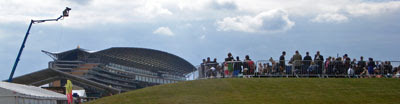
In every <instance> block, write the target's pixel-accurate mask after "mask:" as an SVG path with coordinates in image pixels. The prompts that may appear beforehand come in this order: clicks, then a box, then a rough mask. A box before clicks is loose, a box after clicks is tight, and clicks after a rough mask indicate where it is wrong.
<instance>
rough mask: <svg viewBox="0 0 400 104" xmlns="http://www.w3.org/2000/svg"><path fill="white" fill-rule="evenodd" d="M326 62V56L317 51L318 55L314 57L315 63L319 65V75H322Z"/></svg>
mask: <svg viewBox="0 0 400 104" xmlns="http://www.w3.org/2000/svg"><path fill="white" fill-rule="evenodd" d="M323 62H324V56H322V55H321V54H320V53H319V51H317V54H315V57H314V63H315V64H317V65H318V68H317V73H318V74H321V73H322V63H323Z"/></svg>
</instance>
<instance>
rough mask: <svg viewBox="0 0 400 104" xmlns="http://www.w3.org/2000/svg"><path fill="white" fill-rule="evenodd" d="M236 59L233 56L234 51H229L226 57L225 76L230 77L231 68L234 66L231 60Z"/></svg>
mask: <svg viewBox="0 0 400 104" xmlns="http://www.w3.org/2000/svg"><path fill="white" fill-rule="evenodd" d="M232 60H234V59H233V57H232V53H230V52H229V53H228V57H227V58H225V62H224V75H223V77H228V76H229V68H232V67H233V66H232V63H231V61H232Z"/></svg>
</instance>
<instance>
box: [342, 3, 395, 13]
mask: <svg viewBox="0 0 400 104" xmlns="http://www.w3.org/2000/svg"><path fill="white" fill-rule="evenodd" d="M344 9H345V11H346V12H348V13H349V14H351V15H354V16H363V15H371V14H381V13H387V12H392V11H395V10H398V9H400V2H399V1H390V2H378V3H376V2H369V3H358V4H355V5H348V6H346V7H345V8H344Z"/></svg>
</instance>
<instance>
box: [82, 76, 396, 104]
mask: <svg viewBox="0 0 400 104" xmlns="http://www.w3.org/2000/svg"><path fill="white" fill-rule="evenodd" d="M152 103H153V104H154V103H155V104H193V103H195V104H265V103H292V104H298V103H300V104H310V103H311V104H320V103H328V104H342V103H346V104H360V103H362V104H366V103H372V104H384V103H393V104H400V80H399V79H345V78H332V79H318V78H261V79H259V78H254V79H238V78H233V79H208V80H196V81H186V82H180V83H174V84H165V85H159V86H153V87H148V88H144V89H140V90H135V91H130V92H126V93H122V94H119V95H114V96H109V97H105V98H102V99H98V100H95V101H93V102H89V104H152Z"/></svg>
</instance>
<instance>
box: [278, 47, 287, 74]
mask: <svg viewBox="0 0 400 104" xmlns="http://www.w3.org/2000/svg"><path fill="white" fill-rule="evenodd" d="M285 55H286V52H285V51H283V52H282V55H281V57H279V72H280V73H281V74H283V71H284V70H285V69H286V64H285Z"/></svg>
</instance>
